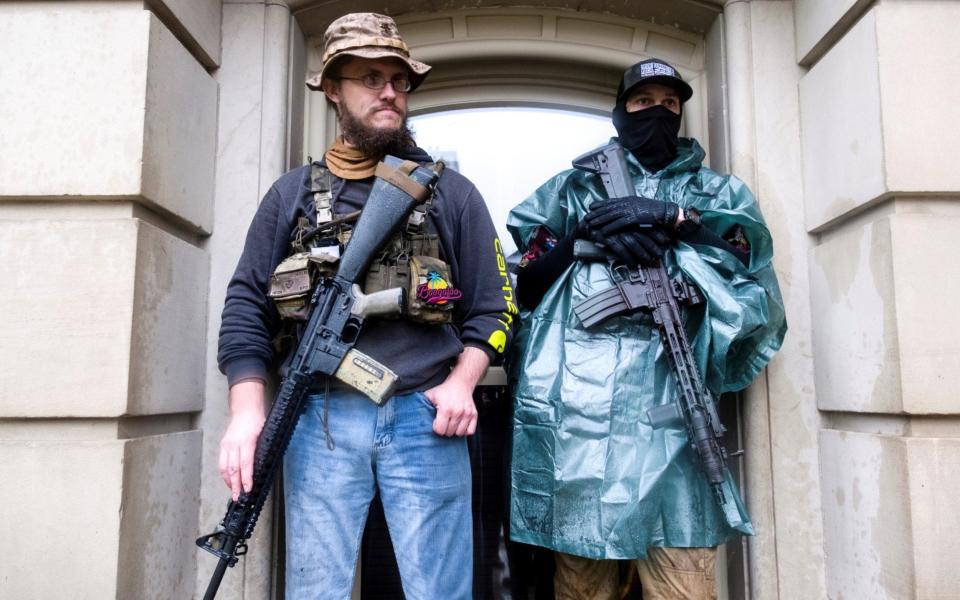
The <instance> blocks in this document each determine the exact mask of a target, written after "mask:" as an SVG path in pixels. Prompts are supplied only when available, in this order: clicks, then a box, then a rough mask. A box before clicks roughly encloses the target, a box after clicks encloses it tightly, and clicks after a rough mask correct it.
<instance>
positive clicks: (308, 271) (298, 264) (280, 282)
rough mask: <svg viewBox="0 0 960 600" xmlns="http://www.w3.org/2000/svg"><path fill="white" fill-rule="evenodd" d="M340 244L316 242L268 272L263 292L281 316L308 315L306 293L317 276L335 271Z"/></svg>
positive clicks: (303, 318)
mask: <svg viewBox="0 0 960 600" xmlns="http://www.w3.org/2000/svg"><path fill="white" fill-rule="evenodd" d="M339 259H340V247H339V246H337V245H333V246H319V247H315V248H311V249H310V251H309V252H297V253H296V254H292V255H290V256H288V257H287V258H285V259H284V260H283V262H281V263H280V264H279V265H277V268H276V269H274V271H273V275H271V276H270V290H269V291H268V292H267V295H268V296H269V297H270V298H271V299H273V303H274V305H276V307H277V312H279V313H280V316H281V317H282V318H284V319H293V320H295V321H305V320H306V319H307V317H308V316H309V304H310V294H311V293H312V292H313V286H314V285H315V284H316V282H317V280H318V279H319V277H320V276H321V275H322V276H327V277H329V276H330V275H332V274H333V273H335V272H336V263H337V261H338V260H339Z"/></svg>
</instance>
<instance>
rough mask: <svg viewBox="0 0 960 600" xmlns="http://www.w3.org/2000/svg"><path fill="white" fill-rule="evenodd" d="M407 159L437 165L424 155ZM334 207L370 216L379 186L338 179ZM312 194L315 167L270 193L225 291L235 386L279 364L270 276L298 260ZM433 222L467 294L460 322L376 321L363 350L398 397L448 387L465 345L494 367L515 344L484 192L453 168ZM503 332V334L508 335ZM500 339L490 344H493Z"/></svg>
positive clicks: (225, 336) (223, 366)
mask: <svg viewBox="0 0 960 600" xmlns="http://www.w3.org/2000/svg"><path fill="white" fill-rule="evenodd" d="M402 158H406V159H409V160H414V161H417V162H420V163H426V162H430V157H429V155H427V153H426V152H424V151H423V150H421V149H419V148H411V149H410V151H409V153H408V154H407V156H403V157H402ZM331 179H332V193H333V199H334V201H333V209H334V212H336V213H347V212H351V211H354V210H358V209H361V208H363V205H364V204H365V203H366V199H367V196H368V195H369V192H370V189H371V187H372V185H373V177H370V178H368V179H365V180H360V181H354V180H343V179H340V178H338V177H336V176H333V175H332V174H331ZM315 210H316V209H315V206H314V200H313V194H312V193H311V192H310V166H309V165H307V166H303V167H300V168H297V169H294V170H292V171H290V172H288V173H286V174H284V175H283V176H281V177H280V179H278V180H277V181H276V182H275V183H274V184H273V186H272V187H271V188H270V190H269V191H268V192H267V193H266V195H265V196H264V198H263V201H262V202H261V204H260V207H259V208H258V210H257V213H256V215H255V216H254V218H253V222H252V223H251V225H250V229H249V231H248V232H247V239H246V242H245V244H244V248H243V254H242V255H241V256H240V261H239V263H238V264H237V269H236V271H235V272H234V274H233V278H232V279H231V280H230V283H229V285H228V286H227V297H226V301H225V303H224V307H223V316H222V323H221V325H220V343H219V351H218V353H217V361H218V363H219V365H220V371H221V372H223V373H225V374H226V375H227V380H228V382H229V384H230V385H233V384H234V383H236V382H237V381H240V380H242V379H252V378H256V379H265V378H266V376H267V373H268V372H269V370H270V369H271V368H272V366H273V365H275V364H276V363H277V359H278V358H282V357H275V356H274V349H273V346H272V344H271V340H272V339H273V337H274V335H275V334H276V333H277V331H278V330H279V327H280V316H279V314H278V313H277V311H276V308H275V307H274V306H273V302H272V301H271V300H270V298H269V297H267V290H268V288H269V281H270V275H271V274H272V273H273V270H274V269H275V268H276V266H277V265H278V264H280V262H281V261H282V260H283V259H284V258H286V256H287V255H288V254H289V252H290V240H291V236H292V233H293V230H294V228H295V226H296V223H297V220H298V219H299V218H300V217H302V216H305V217H307V218H309V219H310V221H311V222H312V223H313V222H315V220H316V213H315ZM428 223H429V227H430V230H431V231H434V232H436V233H438V234H439V236H440V253H441V258H443V259H444V260H446V261H447V262H448V263H449V264H450V267H451V275H452V279H453V281H452V282H450V283H451V284H452V285H453V286H454V287H456V288H459V289H460V290H461V291H462V292H463V298H462V299H461V300H459V301H457V307H456V310H455V312H454V323H453V324H450V325H425V324H420V323H413V322H410V321H406V320H386V319H376V318H372V319H368V320H367V321H366V322H365V323H364V326H363V331H362V332H361V334H360V337H359V339H358V340H357V343H356V348H357V349H358V350H360V351H362V352H364V353H366V354H368V355H370V356H371V357H373V358H375V359H376V360H378V361H380V362H381V363H383V364H385V365H387V366H388V367H389V368H390V369H392V370H393V371H394V372H396V373H397V374H398V375H399V377H400V381H399V385H398V388H397V393H398V394H403V393H408V392H412V391H416V390H424V389H427V388H429V387H432V386H433V385H436V384H438V383H440V382H442V381H443V379H444V378H445V377H446V375H447V373H448V372H449V370H450V368H451V367H452V365H453V364H454V362H455V361H456V358H457V356H458V355H459V354H460V353H461V352H462V351H463V348H464V346H473V347H476V348H480V349H481V350H483V351H484V352H486V353H487V355H488V356H489V357H490V358H491V361H495V360H496V359H497V358H498V357H499V356H500V355H502V347H501V348H500V349H498V348H496V347H495V345H497V346H500V345H501V344H500V343H499V342H501V341H505V342H507V343H509V340H510V338H511V337H512V332H513V329H514V318H515V317H516V305H515V301H514V298H513V290H512V288H511V287H510V281H509V279H508V277H507V274H506V272H505V265H504V262H503V256H502V251H501V250H500V242H499V240H498V239H497V232H496V229H495V228H494V226H493V221H492V220H491V218H490V213H489V212H488V211H487V207H486V205H485V204H484V202H483V198H482V197H481V196H480V192H479V191H478V190H477V188H476V187H475V186H474V185H473V184H472V183H471V182H470V181H469V180H467V179H466V178H465V177H463V176H462V175H460V174H459V173H457V172H456V171H453V170H452V169H446V170H445V171H444V172H443V175H442V176H441V177H440V181H439V182H438V184H437V188H436V192H435V195H434V200H433V204H432V205H431V207H430V214H429V218H428ZM497 332H503V333H502V334H500V333H497ZM491 336H492V337H491Z"/></svg>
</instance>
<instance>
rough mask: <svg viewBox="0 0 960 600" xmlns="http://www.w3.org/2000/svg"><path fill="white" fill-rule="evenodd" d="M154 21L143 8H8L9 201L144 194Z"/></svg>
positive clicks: (4, 80) (0, 146) (5, 182)
mask: <svg viewBox="0 0 960 600" xmlns="http://www.w3.org/2000/svg"><path fill="white" fill-rule="evenodd" d="M150 23H151V17H150V14H149V13H147V12H145V11H143V10H142V8H137V7H136V4H134V3H115V2H111V3H104V2H99V3H84V2H77V3H70V2H60V3H46V2H44V3H37V2H21V3H13V4H11V3H0V56H3V57H4V58H3V61H4V68H3V69H2V70H0V88H2V89H4V90H8V91H9V90H16V93H4V94H0V115H3V126H2V127H0V165H2V166H0V169H2V175H3V176H2V177H0V196H64V195H101V196H102V195H125V194H134V193H136V192H137V190H138V188H139V181H140V158H141V156H142V146H143V139H142V131H143V121H144V91H145V90H146V79H147V62H148V51H149V48H148V45H147V43H148V39H149V30H150ZM68 98H69V101H67V99H68Z"/></svg>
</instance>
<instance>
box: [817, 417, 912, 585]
mask: <svg viewBox="0 0 960 600" xmlns="http://www.w3.org/2000/svg"><path fill="white" fill-rule="evenodd" d="M905 444H906V442H905V440H904V439H903V438H898V437H888V436H879V435H872V434H864V433H853V432H845V431H836V430H830V429H826V430H823V431H821V432H820V456H822V457H829V460H821V464H820V468H821V475H822V482H823V531H824V550H825V554H826V569H827V592H828V597H829V598H837V599H839V598H889V599H890V600H898V599H903V600H907V598H914V597H915V596H914V595H913V594H912V590H913V589H914V585H915V584H914V578H915V572H914V564H913V549H914V544H913V535H912V528H911V522H910V514H911V506H910V489H909V479H908V475H907V473H908V469H909V466H910V463H909V460H908V457H907V451H906V445H905Z"/></svg>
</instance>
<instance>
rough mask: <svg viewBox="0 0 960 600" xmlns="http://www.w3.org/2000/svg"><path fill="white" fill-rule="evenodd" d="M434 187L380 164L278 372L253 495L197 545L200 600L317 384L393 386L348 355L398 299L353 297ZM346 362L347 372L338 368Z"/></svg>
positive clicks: (368, 361)
mask: <svg viewBox="0 0 960 600" xmlns="http://www.w3.org/2000/svg"><path fill="white" fill-rule="evenodd" d="M436 180H437V174H436V173H434V172H433V171H431V170H429V169H426V168H423V167H419V166H418V165H416V164H415V163H412V162H409V161H401V160H400V159H398V158H395V157H393V156H387V157H385V158H384V161H383V163H381V164H380V165H379V166H378V170H377V179H376V180H375V182H374V185H373V189H372V191H371V192H370V197H369V199H368V200H367V204H366V207H365V208H364V210H363V213H362V214H361V216H360V218H359V220H358V221H357V224H356V227H355V228H354V230H353V233H352V235H351V236H350V242H349V243H348V244H347V247H346V249H345V250H344V252H343V255H342V256H341V257H340V262H339V267H338V269H337V273H336V275H334V276H333V277H329V278H325V279H323V280H321V281H320V283H319V284H318V285H317V287H316V289H315V290H314V292H313V295H312V297H311V300H310V304H311V307H312V308H311V309H310V311H311V312H310V318H309V319H308V321H307V325H306V327H305V328H304V330H303V334H302V335H301V337H300V341H299V344H298V345H297V348H296V350H295V351H294V353H293V354H292V355H291V356H290V357H289V359H288V360H287V361H286V363H285V365H284V367H283V369H282V377H283V379H282V381H281V383H280V390H279V392H278V393H277V397H276V400H275V401H274V403H273V406H272V407H271V409H270V413H269V415H268V416H267V419H266V421H265V423H264V427H263V430H262V432H261V433H260V437H259V439H258V440H257V449H256V453H255V455H254V467H253V488H252V489H251V490H250V491H249V492H244V493H242V494H241V495H240V497H239V498H238V499H237V500H236V501H231V502H230V503H229V504H228V505H227V512H226V514H225V515H224V517H223V520H222V521H221V523H220V526H219V527H218V528H217V530H216V531H214V532H213V533H210V534H207V535H204V536H201V537H200V538H198V539H197V545H198V546H199V547H201V548H203V549H204V550H206V551H208V552H210V553H211V554H213V555H214V556H217V557H218V558H219V559H220V560H219V562H218V564H217V567H216V569H215V571H214V573H213V576H212V577H211V579H210V583H209V585H208V586H207V590H206V593H205V595H204V600H212V599H213V598H214V597H215V596H216V593H217V590H218V589H219V587H220V581H221V580H222V578H223V575H224V573H225V572H226V569H227V567H232V566H234V565H236V564H237V560H238V557H240V556H243V555H244V554H246V552H247V543H246V541H247V540H248V539H250V536H251V535H252V534H253V529H254V527H255V526H256V523H257V519H258V518H259V516H260V512H261V511H262V509H263V505H264V503H265V502H266V500H267V496H268V495H269V493H270V489H271V488H272V487H273V482H274V480H275V479H276V475H277V473H278V472H279V470H280V468H281V467H282V460H283V454H284V453H285V452H286V449H287V446H288V445H289V443H290V438H291V437H292V435H293V430H294V427H295V425H296V423H297V420H298V419H299V417H300V413H301V409H302V405H303V400H304V398H305V397H306V394H307V391H308V390H309V388H310V385H311V384H312V383H313V381H314V379H315V377H316V376H317V375H328V376H330V375H335V374H336V375H338V376H340V375H342V376H343V377H346V378H347V379H351V378H353V379H355V380H356V381H357V384H358V389H361V391H363V392H364V393H367V394H368V395H369V394H370V393H371V391H372V390H379V391H380V392H381V393H384V394H386V393H389V391H390V389H392V386H393V384H394V383H395V382H396V376H395V375H393V373H392V372H391V371H390V370H389V369H388V368H387V367H385V366H383V365H381V364H379V363H377V362H376V361H375V360H373V359H372V358H370V357H368V356H366V355H364V354H363V353H361V352H359V351H357V350H355V349H353V344H354V343H355V342H356V340H357V337H358V336H359V334H360V330H361V328H362V327H363V321H364V318H365V317H367V316H369V315H371V314H382V313H381V312H380V311H384V312H386V311H393V310H394V308H393V306H394V304H395V305H396V310H397V311H399V310H400V308H401V307H402V304H401V303H402V293H400V294H398V293H397V292H396V291H394V290H385V291H383V292H380V293H379V294H371V295H369V296H363V295H361V294H359V293H358V292H359V290H360V288H359V286H358V285H357V281H358V280H359V278H360V277H362V276H363V274H364V273H365V272H366V270H367V267H369V265H370V262H371V261H372V260H373V257H374V256H375V255H376V253H377V252H378V251H379V250H380V248H382V247H383V245H384V244H386V242H387V241H388V240H389V239H390V238H391V237H392V236H393V234H394V233H395V232H396V231H397V230H398V229H399V228H400V227H401V226H402V224H403V223H404V222H405V221H406V219H407V217H408V215H409V214H410V212H411V211H412V210H413V208H414V206H415V205H416V204H417V203H419V202H423V201H424V200H425V199H426V194H428V193H429V190H430V189H431V188H432V186H433V185H434V183H436ZM391 294H392V295H391ZM348 357H349V365H350V366H348V367H346V368H345V369H341V366H342V365H343V363H344V362H346V361H345V359H347V358H348ZM356 369H361V370H362V371H363V373H364V374H365V375H364V376H362V377H359V378H358V377H354V375H356V373H355V371H356ZM378 375H379V377H378ZM391 375H392V379H391V377H390V376H391ZM343 377H341V378H343ZM364 377H365V378H366V379H364ZM381 399H382V397H381Z"/></svg>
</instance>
